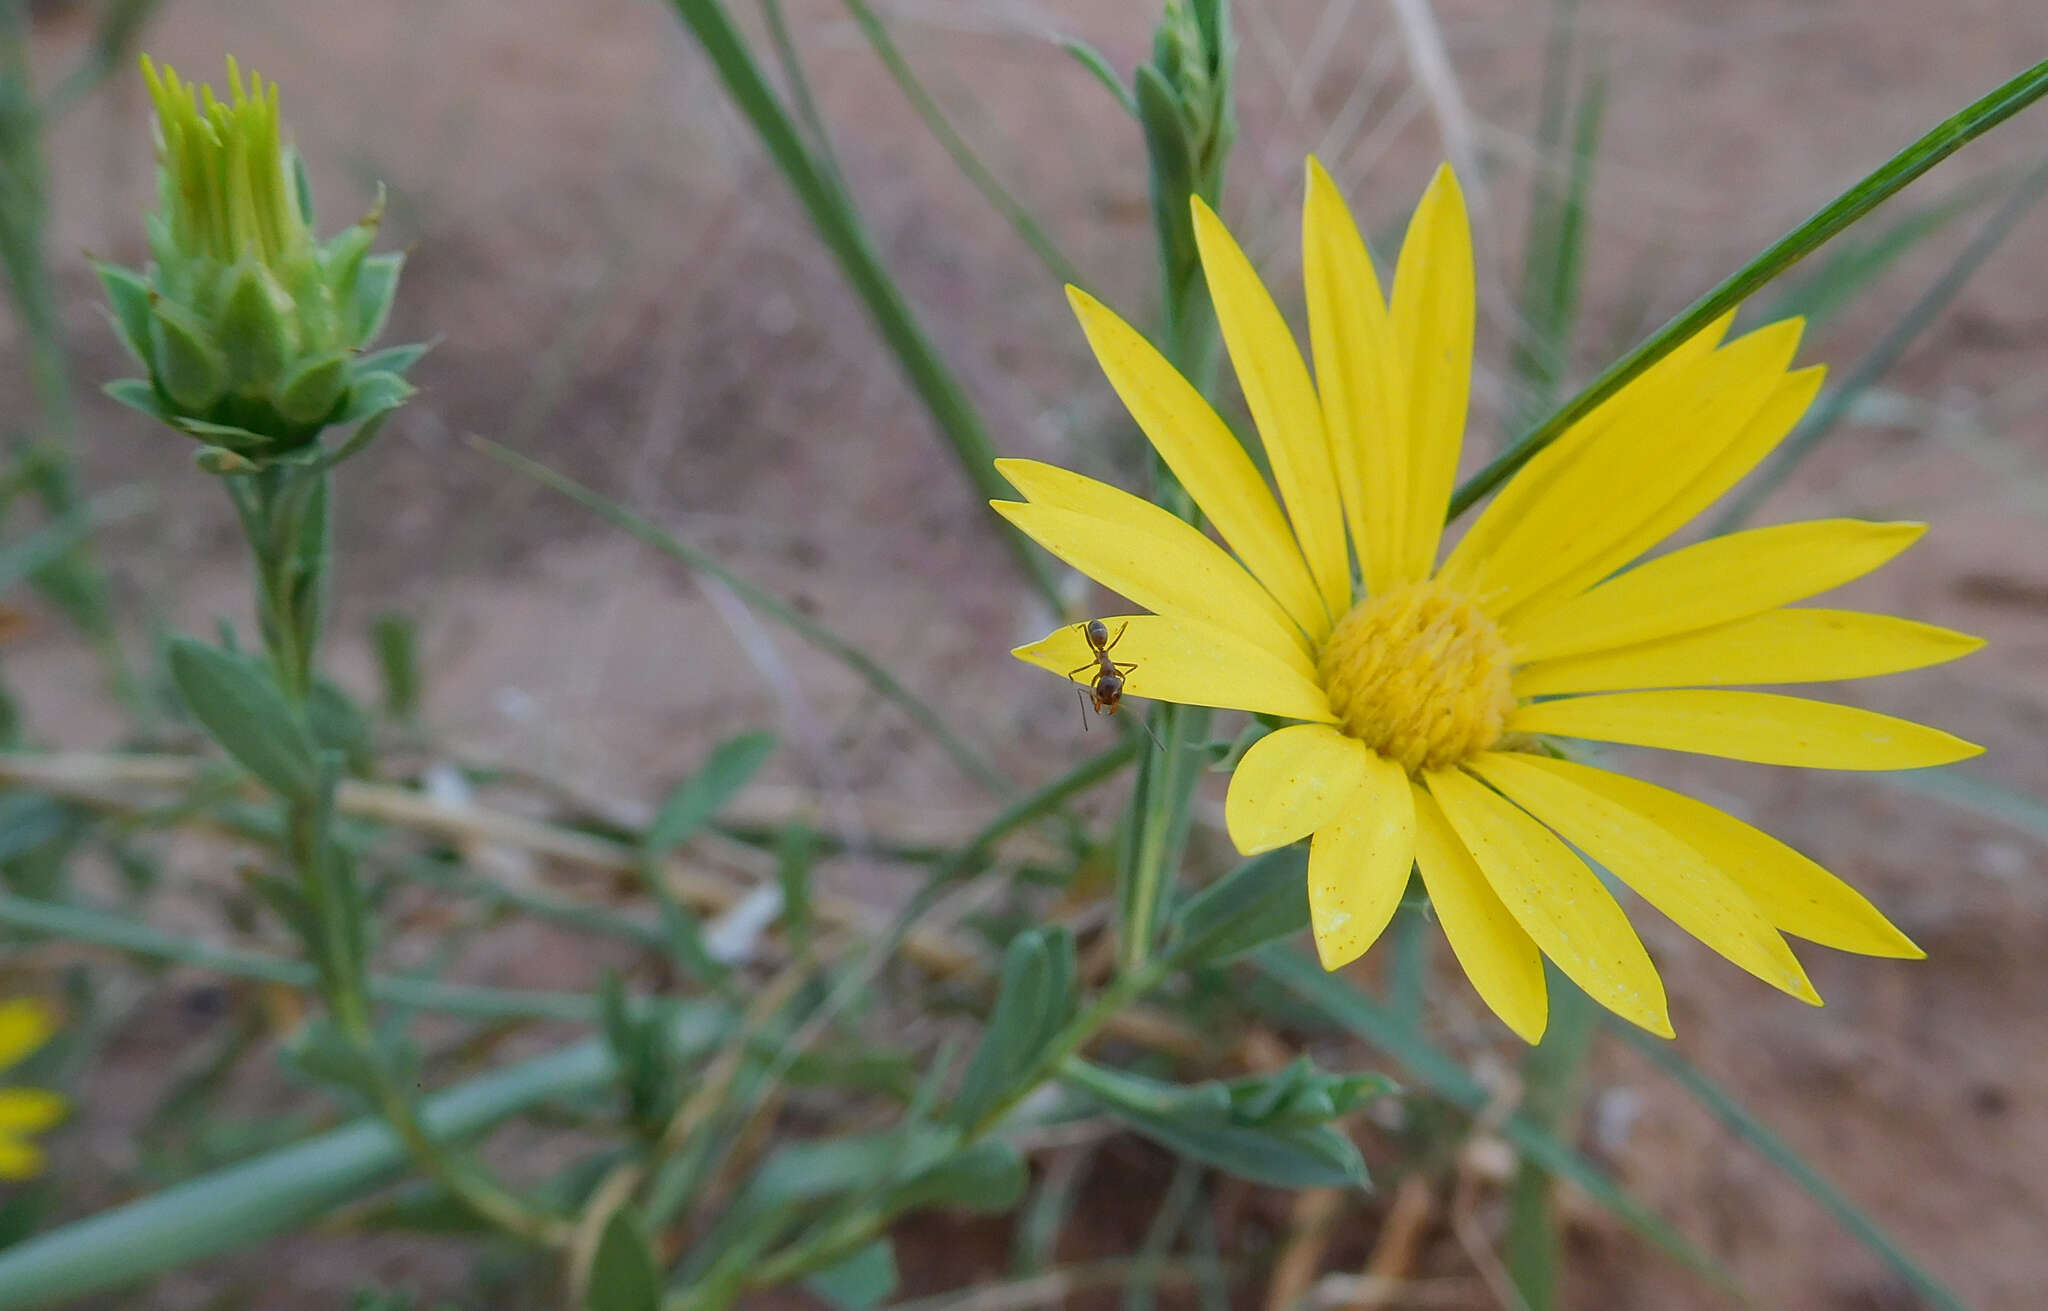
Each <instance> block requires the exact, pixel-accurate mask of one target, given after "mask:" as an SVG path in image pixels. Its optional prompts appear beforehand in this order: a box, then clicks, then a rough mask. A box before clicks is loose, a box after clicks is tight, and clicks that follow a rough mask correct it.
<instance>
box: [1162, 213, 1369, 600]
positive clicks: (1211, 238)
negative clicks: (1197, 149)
mask: <svg viewBox="0 0 2048 1311" xmlns="http://www.w3.org/2000/svg"><path fill="white" fill-rule="evenodd" d="M1192 205H1193V208H1194V214H1195V245H1196V246H1197V247H1199V248H1200V250H1201V253H1202V273H1203V275H1204V276H1205V277H1207V279H1208V281H1209V298H1210V299H1211V300H1213V301H1215V302H1216V323H1217V326H1218V327H1219V328H1221V330H1222V333H1223V342H1224V344H1225V345H1226V346H1228V347H1229V348H1230V363H1231V367H1232V368H1233V369H1235V370H1236V372H1237V384H1238V388H1239V389H1240V390H1241V391H1243V392H1244V403H1245V408H1246V409H1248V410H1250V411H1251V413H1252V422H1253V423H1254V424H1256V425H1257V426H1258V430H1259V440H1260V441H1261V442H1262V443H1263V444H1264V445H1265V448H1266V462H1267V463H1268V464H1270V465H1272V467H1273V481H1274V482H1275V483H1277V484H1278V485H1279V488H1280V499H1281V501H1282V502H1284V503H1285V504H1286V506H1287V516H1288V518H1289V519H1291V520H1292V521H1293V523H1294V535H1295V537H1296V538H1297V539H1299V541H1300V542H1301V553H1302V555H1303V556H1304V557H1305V558H1306V559H1307V560H1308V568H1309V573H1310V574H1312V575H1314V577H1315V580H1316V586H1317V587H1318V588H1319V589H1320V590H1321V592H1322V598H1323V605H1324V606H1325V607H1326V608H1327V609H1328V610H1329V612H1330V613H1331V614H1332V615H1333V616H1334V615H1341V614H1343V613H1344V612H1345V611H1347V610H1349V609H1350V608H1351V556H1350V555H1349V553H1347V552H1346V551H1345V549H1344V508H1343V504H1342V501H1341V499H1340V498H1339V496H1338V492H1337V482H1336V471H1335V469H1334V467H1333V466H1332V465H1331V463H1330V443H1329V440H1328V439H1327V438H1326V437H1325V436H1324V435H1323V410H1322V406H1321V405H1320V404H1319V403H1318V402H1317V400H1316V389H1315V386H1314V384H1312V383H1311V382H1310V381H1309V377H1308V366H1307V365H1305V364H1303V363H1302V360H1301V350H1300V348H1299V347H1297V346H1296V345H1295V344H1294V334H1293V333H1292V332H1290V331H1288V328H1287V320H1286V319H1283V318H1281V317H1280V307H1279V306H1277V305H1275V304H1274V303H1273V298H1272V296H1270V295H1268V294H1267V292H1266V287H1265V284H1264V283H1262V282H1260V281H1259V275H1258V273H1257V271H1255V270H1254V269H1253V268H1252V263H1251V261H1250V260H1248V259H1246V258H1245V254H1244V251H1242V250H1240V249H1239V248H1238V245H1237V242H1236V240H1235V239H1234V238H1232V237H1231V235H1230V232H1229V231H1228V230H1227V229H1226V228H1225V227H1224V226H1223V220H1222V219H1219V218H1217V217H1216V214H1215V212H1214V211H1213V210H1211V209H1210V208H1209V207H1208V206H1207V205H1206V204H1204V203H1202V199H1201V197H1199V196H1197V197H1195V198H1194V199H1193V201H1192Z"/></svg>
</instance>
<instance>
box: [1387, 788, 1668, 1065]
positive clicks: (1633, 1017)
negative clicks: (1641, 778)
mask: <svg viewBox="0 0 2048 1311" xmlns="http://www.w3.org/2000/svg"><path fill="white" fill-rule="evenodd" d="M1423 777H1424V780H1425V781H1426V782H1427V784H1428V785H1429V791H1430V795H1431V796H1434V797H1435V798H1436V799H1437V803H1438V804H1439V805H1441V806H1442V807H1443V809H1444V818H1445V819H1448V820H1449V821H1450V822H1451V828H1452V829H1454V830H1455V831H1456V832H1457V835H1458V840H1459V841H1461V842H1463V843H1464V844H1465V849H1466V850H1467V851H1469V852H1471V853H1472V859H1473V860H1475V861H1477V862H1478V864H1479V868H1480V870H1481V871H1482V872H1483V873H1484V874H1485V875H1486V881H1487V882H1488V883H1490V884H1492V885H1493V890H1494V892H1495V893H1496V894H1498V895H1499V897H1500V899H1501V902H1502V903H1503V904H1504V905H1506V906H1507V908H1508V912H1509V913H1510V914H1512V915H1513V916H1514V917H1515V922H1516V923H1518V924H1520V925H1521V926H1522V928H1523V929H1524V931H1526V932H1527V933H1528V935H1529V936H1530V937H1531V938H1533V939H1534V940H1535V942H1536V945H1537V946H1538V947H1539V948H1541V949H1542V951H1543V954H1544V955H1546V956H1548V957H1550V959H1551V960H1553V961H1555V962H1556V963H1557V968H1559V969H1561V970H1563V971H1564V972H1565V976H1566V977H1567V978H1569V979H1570V980H1571V981H1572V982H1573V983H1576V984H1578V985H1579V987H1580V988H1582V989H1584V990H1585V993H1586V995H1587V996H1588V997H1591V998H1592V999H1593V1000H1594V1001H1597V1002H1599V1003H1600V1004H1601V1005H1602V1006H1605V1007H1606V1008H1607V1009H1609V1010H1611V1011H1613V1012H1614V1013H1615V1014H1616V1015H1619V1016H1621V1017H1622V1018H1623V1019H1625V1020H1628V1021H1629V1022H1630V1023H1633V1024H1640V1025H1642V1026H1643V1027H1644V1028H1645V1029H1648V1030H1649V1031H1650V1032H1652V1033H1658V1034H1662V1035H1663V1036H1665V1037H1666V1038H1669V1037H1671V1036H1672V1035H1671V1016H1670V1014H1669V1013H1668V1012H1667V1010H1666V1009H1665V1004H1664V983H1663V981H1662V980H1661V979H1659V978H1658V977H1657V967H1656V966H1655V965H1652V964H1651V963H1650V953H1648V952H1647V951H1644V950H1643V944H1642V941H1641V939H1639V938H1637V937H1636V931H1635V930H1634V929H1632V928H1630V927H1629V922H1628V916H1626V915H1624V914H1622V913H1621V907H1620V906H1619V905H1617V904H1616V903H1615V900H1614V897H1613V896H1612V895H1611V894H1610V893H1609V892H1608V891H1607V889H1606V888H1605V887H1603V886H1601V883H1600V880H1599V878H1598V877H1596V876H1595V875H1594V873H1593V871H1592V870H1590V869H1587V868H1586V862H1585V861H1583V860H1580V859H1579V858H1578V857H1577V856H1575V855H1573V854H1572V851H1571V848H1569V847H1567V846H1565V844H1564V843H1562V842H1560V841H1558V839H1557V835H1555V834H1554V833H1552V832H1551V831H1550V830H1549V829H1547V828H1545V827H1543V826H1542V825H1541V824H1539V823H1537V822H1536V821H1535V820H1533V819H1531V818H1530V817H1529V816H1528V815H1527V814H1525V813H1523V811H1522V810H1521V808H1520V807H1518V806H1516V805H1514V804H1513V803H1512V802H1510V801H1508V800H1506V799H1505V798H1503V797H1502V796H1500V795H1499V794H1498V793H1496V792H1494V791H1492V790H1491V789H1489V788H1486V787H1484V786H1482V785H1481V784H1479V783H1477V782H1475V781H1474V780H1473V779H1472V778H1471V777H1470V776H1469V775H1466V774H1463V773H1460V772H1459V771H1458V770H1455V769H1443V770H1432V771H1430V772H1429V773H1427V774H1425V775H1424V776H1423Z"/></svg>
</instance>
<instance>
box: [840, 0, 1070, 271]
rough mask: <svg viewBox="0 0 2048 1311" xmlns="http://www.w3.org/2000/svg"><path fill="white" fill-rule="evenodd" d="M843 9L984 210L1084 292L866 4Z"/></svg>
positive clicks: (852, 2)
mask: <svg viewBox="0 0 2048 1311" xmlns="http://www.w3.org/2000/svg"><path fill="white" fill-rule="evenodd" d="M844 3H845V5H846V8H847V12H849V13H851V14H852V15H853V21H854V22H855V23H856V24H858V25H859V26H860V30H861V35H863V36H865V37H867V39H868V45H869V46H871V47H873V49H874V52H875V57H876V58H877V59H880V60H881V61H882V66H883V67H884V68H887V69H888V70H889V76H890V77H892V78H894V79H896V88H897V90H899V91H901V92H902V93H903V98H904V99H905V100H908V101H909V102H910V107H911V108H912V109H914V110H916V111H917V116H918V117H919V118H920V119H923V120H924V126H925V130H926V131H927V132H930V133H931V134H932V136H933V138H934V139H936V140H937V141H938V143H939V144H940V145H941V146H943V147H945V150H946V154H947V155H949V156H951V157H952V160H953V163H954V165H955V166H956V167H958V168H959V170H960V171H961V172H962V173H964V174H966V175H967V180H968V181H969V182H971V183H973V184H974V189H975V190H976V191H979V192H980V193H981V196H982V199H983V200H986V201H987V202H988V203H989V208H991V209H993V210H995V211H996V213H998V214H1001V215H1002V216H1003V218H1004V220H1005V221H1007V222H1008V223H1009V225H1010V228H1011V230H1012V231H1014V232H1015V233H1016V234H1017V236H1018V237H1019V238H1021V239H1022V240H1023V242H1024V244H1025V245H1027V246H1029V247H1031V250H1032V253H1034V254H1036V255H1037V256H1038V260H1039V263H1041V264H1043V265H1045V268H1046V271H1047V272H1048V273H1050V274H1052V276H1053V277H1054V278H1055V279H1057V280H1058V281H1060V282H1062V283H1067V284H1070V285H1073V286H1077V287H1085V286H1087V285H1088V284H1087V283H1086V282H1084V281H1082V279H1081V271H1080V270H1079V269H1077V268H1075V267H1074V262H1073V261H1072V260H1070V259H1068V258H1067V256H1066V252H1065V251H1063V250H1061V249H1060V247H1059V243H1058V242H1056V241H1054V240H1053V239H1052V237H1051V235H1050V234H1049V233H1047V232H1046V230H1045V225H1044V224H1042V223H1040V222H1039V221H1038V219H1037V217H1036V216H1035V215H1034V214H1032V212H1031V210H1030V208H1029V207H1028V206H1026V205H1025V204H1024V202H1022V201H1020V200H1018V199H1017V198H1016V197H1015V196H1014V195H1012V194H1010V190H1009V188H1008V187H1005V186H1004V185H1003V184H1002V181H1001V179H999V178H997V177H996V175H995V174H994V173H993V172H991V171H990V169H989V167H988V166H987V165H986V164H984V163H982V162H981V157H980V156H979V155H977V154H975V153H974V147H972V146H970V145H968V144H967V139H966V138H965V137H963V136H961V135H960V133H959V131H958V130H956V129H955V128H954V126H953V124H952V122H951V121H950V120H949V119H947V117H946V111H945V110H943V109H941V108H939V102H938V101H936V100H934V99H932V96H931V93H930V92H929V91H926V90H925V87H924V83H922V82H920V81H919V80H918V78H917V73H916V72H915V71H914V70H912V68H911V67H910V61H909V60H907V59H905V58H904V57H903V51H902V49H901V48H900V47H898V46H897V44H896V39H895V38H894V37H892V36H890V35H889V28H888V26H887V25H886V24H884V23H883V22H882V19H881V15H879V14H877V13H876V12H875V10H874V7H873V6H872V5H870V4H868V3H867V0H844Z"/></svg>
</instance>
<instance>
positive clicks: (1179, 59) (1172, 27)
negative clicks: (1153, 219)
mask: <svg viewBox="0 0 2048 1311" xmlns="http://www.w3.org/2000/svg"><path fill="white" fill-rule="evenodd" d="M1232 54H1233V50H1232V42H1231V35H1230V16H1229V11H1228V9H1227V7H1226V0H1167V3H1166V10H1165V12H1164V13H1163V14H1161V16H1160V19H1159V26H1158V27H1157V28H1156V29H1155V30H1154V32H1153V34H1152V67H1153V69H1154V71H1156V72H1157V73H1158V75H1159V77H1160V79H1161V80H1162V81H1163V82H1164V83H1165V84H1166V85H1167V86H1168V87H1169V88H1171V90H1172V93H1173V96H1172V98H1173V100H1174V101H1175V102H1176V103H1177V106H1178V108H1179V110H1180V119H1181V131H1182V139H1183V141H1184V142H1185V145H1186V150H1187V158H1188V163H1189V167H1190V171H1191V172H1192V173H1193V175H1194V178H1195V181H1196V184H1197V188H1198V190H1199V193H1200V194H1201V195H1203V196H1204V197H1205V198H1206V199H1209V200H1211V201H1213V200H1214V199H1215V196H1216V193H1219V192H1220V191H1221V190H1222V184H1223V160H1224V157H1225V156H1226V155H1228V154H1229V152H1230V147H1231V144H1232V142H1234V141H1235V140H1236V139H1237V117H1236V113H1235V110H1234V109H1233V106H1232V100H1231V85H1230V75H1231V63H1232V58H1231V57H1232Z"/></svg>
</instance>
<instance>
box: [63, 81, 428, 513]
mask: <svg viewBox="0 0 2048 1311" xmlns="http://www.w3.org/2000/svg"><path fill="white" fill-rule="evenodd" d="M142 75H143V78H144V80H145V81H147V82H148V84H149V91H150V96H151V98H152V99H153V101H154V102H155V107H156V123H157V194H158V203H157V209H156V212H154V213H152V214H150V215H149V216H148V217H147V220H146V230H147V232H148V236H149V249H150V255H151V262H150V264H149V266H148V267H147V268H146V269H144V270H143V271H142V272H140V273H139V274H138V273H135V272H131V271H129V270H126V269H119V268H114V267H111V266H102V267H101V268H100V277H101V281H102V284H103V285H104V286H105V287H106V290H107V296H108V300H109V303H110V305H111V308H112V311H113V319H114V324H115V327H116V329H117V331H119V332H120V334H121V337H122V340H123V341H124V342H125V343H126V344H127V345H128V347H129V349H130V351H131V352H132V353H133V354H135V355H136V356H137V357H138V358H139V359H140V361H141V363H142V364H143V366H144V367H145V368H146V369H148V371H149V378H148V382H147V385H146V387H145V386H144V384H142V383H140V382H137V381H129V382H124V383H119V384H115V385H114V386H112V387H110V388H109V389H108V390H109V394H110V395H113V396H114V397H115V399H117V400H120V401H122V402H123V403H125V404H129V405H132V406H134V407H135V408H137V409H140V410H143V411H144V412H146V413H149V414H151V415H153V416H154V417H156V418H159V419H161V420H163V421H164V422H165V423H168V424H170V425H172V426H173V427H176V428H179V429H181V430H183V431H184V432H186V433H187V434H189V435H191V436H193V437H196V438H198V439H200V440H201V441H203V442H205V443H206V444H207V446H208V447H209V448H212V449H213V450H216V451H218V450H221V449H224V448H232V449H233V450H234V451H235V452H236V453H237V454H236V460H237V462H241V461H244V460H245V459H246V460H247V461H254V462H255V463H253V464H250V465H249V467H251V468H254V467H259V466H260V464H261V463H262V462H263V461H265V460H268V459H275V458H282V457H284V456H287V455H291V454H292V453H293V452H297V451H303V450H305V448H308V447H311V446H313V445H314V443H315V442H316V441H317V439H318V437H319V434H320V432H321V430H322V429H323V428H325V427H327V426H329V425H331V424H334V425H345V424H355V423H361V422H365V421H367V420H370V419H373V418H376V417H378V416H379V415H381V414H383V413H385V412H386V411H388V410H390V409H392V408H394V407H395V406H397V405H398V404H400V403H402V402H403V401H404V400H405V398H406V397H407V396H408V395H410V393H411V390H412V389H411V387H410V386H409V385H408V384H406V383H405V381H404V378H403V376H402V374H403V369H404V367H405V366H407V365H409V364H410V363H411V362H412V361H413V360H415V359H417V358H418V353H417V352H380V353H379V354H377V355H375V356H369V355H365V354H364V353H363V351H364V348H365V347H366V346H368V345H369V344H370V342H371V341H372V340H373V339H374V338H375V337H376V335H377V334H378V332H380V331H381V330H382V329H383V327H384V323H385V321H386V319H387V318H388V316H389V314H390V309H391V302H392V299H393V297H394V295H395V294H396V292H397V289H398V273H399V268H400V265H401V263H402V260H401V257H400V256H398V255H373V254H371V253H370V248H371V245H372V243H373V242H374V240H375V238H376V235H377V228H378V225H379V223H380V221H381V220H382V218H383V213H384V196H383V192H382V190H381V189H380V190H379V192H378V196H377V203H376V205H375V206H374V207H373V208H372V209H371V211H370V212H369V214H368V215H366V216H365V217H364V218H363V219H362V221H361V222H359V223H357V224H355V225H354V226H353V227H350V228H348V229H346V230H345V231H343V232H341V233H339V234H337V235H336V236H335V237H333V238H332V239H331V240H329V241H326V242H322V241H321V240H320V239H319V238H318V236H317V235H316V234H315V232H314V230H313V219H312V202H311V196H310V193H309V191H308V189H307V187H306V181H305V174H304V171H303V169H302V168H301V167H300V165H299V161H298V157H297V156H296V154H294V153H293V151H292V150H291V148H290V147H289V146H288V145H286V144H285V140H284V129H283V124H282V119H281V117H280V115H279V112H278V95H277V88H276V86H275V85H272V84H267V83H265V82H264V81H263V79H262V78H261V77H256V76H251V77H250V78H249V79H248V81H247V83H246V85H245V84H244V82H243V78H242V73H241V70H240V69H239V68H238V67H237V66H236V64H235V61H234V60H233V59H229V60H228V82H227V96H226V99H225V100H223V99H221V98H219V97H217V96H216V95H215V94H214V92H213V89H212V88H211V87H205V86H197V87H195V86H192V85H190V84H188V83H186V82H184V81H183V80H181V79H180V78H179V77H178V74H177V73H176V72H175V71H174V70H172V69H170V68H168V67H166V68H163V69H161V70H159V69H158V67H157V66H156V65H155V64H153V63H151V62H150V60H149V59H148V57H147V56H145V57H144V58H143V60H142ZM306 455H307V457H317V456H318V455H319V452H318V450H317V449H315V450H312V451H308V452H306ZM302 458H304V457H302ZM209 461H210V462H211V463H213V464H220V463H222V461H221V459H220V457H218V456H215V455H209ZM235 467H237V468H239V467H240V464H239V463H237V464H236V466H235ZM220 471H223V472H225V471H227V470H226V469H222V470H220Z"/></svg>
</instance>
